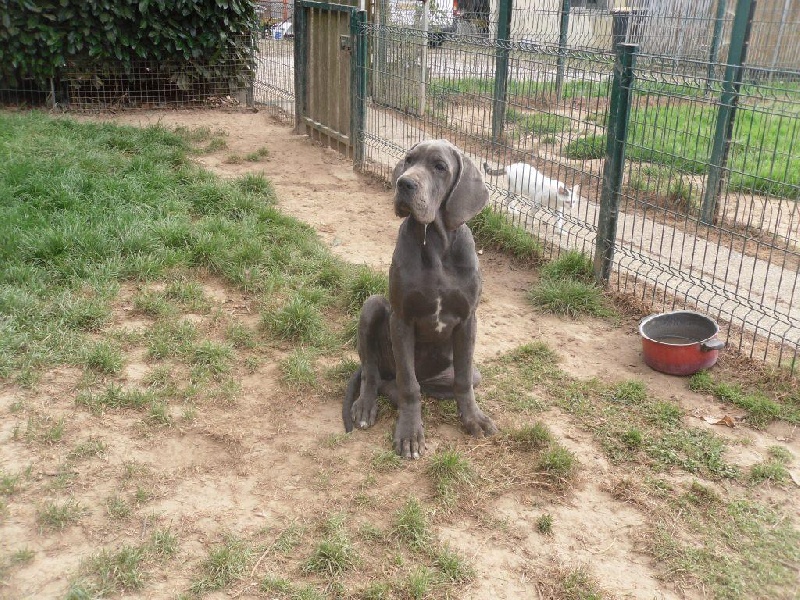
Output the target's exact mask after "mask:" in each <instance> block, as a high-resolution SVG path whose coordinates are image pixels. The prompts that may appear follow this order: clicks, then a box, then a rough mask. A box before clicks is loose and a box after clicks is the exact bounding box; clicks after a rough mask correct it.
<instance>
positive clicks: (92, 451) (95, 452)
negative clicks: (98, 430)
mask: <svg viewBox="0 0 800 600" xmlns="http://www.w3.org/2000/svg"><path fill="white" fill-rule="evenodd" d="M106 449H107V446H106V444H105V442H103V441H102V440H98V439H95V438H89V439H87V440H86V441H84V442H81V443H79V444H78V445H77V446H75V447H74V448H73V449H72V450H70V452H69V454H67V460H70V461H78V460H83V459H85V458H95V457H98V456H103V454H105V451H106Z"/></svg>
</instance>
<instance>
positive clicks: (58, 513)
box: [36, 498, 87, 531]
mask: <svg viewBox="0 0 800 600" xmlns="http://www.w3.org/2000/svg"><path fill="white" fill-rule="evenodd" d="M86 512H87V511H86V509H85V508H84V507H83V506H81V505H80V504H79V503H78V502H77V501H76V500H74V499H72V498H70V499H69V500H65V501H64V502H61V503H58V502H48V503H46V504H44V505H43V506H40V507H39V508H38V509H37V510H36V522H37V523H38V524H39V527H41V528H42V529H48V530H51V531H61V530H62V529H64V528H66V527H68V526H69V525H74V524H75V523H77V522H78V521H80V519H81V517H82V516H83V515H85V514H86Z"/></svg>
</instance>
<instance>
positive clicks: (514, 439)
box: [505, 422, 553, 451]
mask: <svg viewBox="0 0 800 600" xmlns="http://www.w3.org/2000/svg"><path fill="white" fill-rule="evenodd" d="M505 437H506V439H508V440H509V441H510V442H511V443H513V444H514V445H515V446H517V447H518V448H519V449H521V450H524V451H531V450H541V449H542V448H546V447H547V446H549V445H550V444H551V443H552V442H553V434H552V433H550V430H549V429H548V428H547V426H546V425H545V424H543V423H541V422H537V423H534V424H533V425H524V426H522V427H520V428H518V429H511V430H509V431H507V432H506V434H505Z"/></svg>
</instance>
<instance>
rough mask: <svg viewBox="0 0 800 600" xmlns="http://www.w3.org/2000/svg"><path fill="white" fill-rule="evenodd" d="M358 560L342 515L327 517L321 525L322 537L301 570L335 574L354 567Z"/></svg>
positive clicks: (319, 573) (328, 574)
mask: <svg viewBox="0 0 800 600" xmlns="http://www.w3.org/2000/svg"><path fill="white" fill-rule="evenodd" d="M359 561H360V558H359V556H358V552H357V551H356V549H355V547H354V546H353V544H352V542H351V541H350V538H349V537H348V535H347V531H346V530H345V527H344V517H342V516H336V517H332V518H330V519H328V521H327V522H326V523H325V524H324V526H323V539H322V540H321V541H320V542H319V543H318V544H317V545H316V547H315V548H314V551H313V552H312V553H311V556H309V557H308V558H307V559H306V561H305V562H304V563H303V567H302V570H303V571H304V572H306V573H316V574H318V575H326V576H336V575H340V574H342V573H344V572H345V571H348V570H350V569H352V568H353V567H355V566H356V565H357V564H358V563H359Z"/></svg>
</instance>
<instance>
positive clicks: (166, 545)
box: [150, 529, 178, 559]
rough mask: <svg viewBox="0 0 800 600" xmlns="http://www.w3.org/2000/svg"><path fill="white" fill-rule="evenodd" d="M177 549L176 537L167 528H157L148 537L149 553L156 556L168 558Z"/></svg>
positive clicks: (173, 554)
mask: <svg viewBox="0 0 800 600" xmlns="http://www.w3.org/2000/svg"><path fill="white" fill-rule="evenodd" d="M177 551H178V537H177V536H176V535H175V534H174V533H172V532H171V531H170V530H169V529H157V530H156V531H154V532H153V535H152V536H151V537H150V553H151V554H152V555H153V556H155V557H156V558H161V559H165V558H170V557H172V556H175V553H176V552H177Z"/></svg>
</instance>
